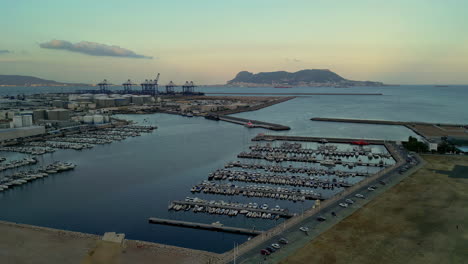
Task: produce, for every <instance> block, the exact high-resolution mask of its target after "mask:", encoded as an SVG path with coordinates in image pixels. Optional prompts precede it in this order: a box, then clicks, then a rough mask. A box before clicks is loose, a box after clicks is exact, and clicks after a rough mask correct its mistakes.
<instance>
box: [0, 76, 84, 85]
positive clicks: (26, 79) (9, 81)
mask: <svg viewBox="0 0 468 264" xmlns="http://www.w3.org/2000/svg"><path fill="white" fill-rule="evenodd" d="M86 85H87V84H82V83H61V82H56V81H51V80H45V79H41V78H37V77H33V76H23V75H0V86H86Z"/></svg>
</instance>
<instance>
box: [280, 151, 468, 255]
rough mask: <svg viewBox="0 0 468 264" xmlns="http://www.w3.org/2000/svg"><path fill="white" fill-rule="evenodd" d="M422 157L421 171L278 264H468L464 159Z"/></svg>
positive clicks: (467, 159) (467, 180)
mask: <svg viewBox="0 0 468 264" xmlns="http://www.w3.org/2000/svg"><path fill="white" fill-rule="evenodd" d="M423 158H424V159H425V160H426V161H427V165H426V166H425V167H423V168H422V169H420V170H419V171H417V172H416V173H414V174H413V175H411V176H409V177H408V178H406V179H405V180H403V181H402V182H401V183H400V184H398V185H396V186H395V187H393V188H392V189H390V190H388V191H387V192H386V193H384V194H382V195H381V196H379V197H377V198H376V199H375V200H373V201H371V202H370V203H369V204H367V205H366V206H365V207H363V208H361V209H359V210H358V211H356V212H355V213H354V214H353V215H351V216H350V217H348V218H346V219H345V220H343V221H342V222H340V223H339V224H337V225H336V226H335V227H334V228H332V229H330V230H329V231H327V232H325V233H323V234H322V235H320V236H319V237H318V238H317V239H315V240H314V241H313V242H311V243H310V244H308V245H306V246H305V247H303V248H301V249H299V250H298V251H297V252H295V253H294V254H293V255H291V256H289V257H287V258H286V259H284V260H283V261H282V262H281V263H288V264H289V263H292V264H294V263H319V264H322V263H323V264H328V263H346V264H352V263H359V264H366V263H369V264H370V263H372V264H373V263H379V264H386V263H388V264H390V263H391V264H395V263H405V264H406V263H412V264H419V263H421V264H422V263H424V264H431V263H437V264H440V263H444V264H445V263H460V264H461V263H468V175H462V174H466V172H467V170H466V168H468V167H465V166H468V157H466V156H465V157H463V156H432V155H427V156H423ZM455 165H458V166H455ZM454 168H455V169H454ZM453 169H454V170H453Z"/></svg>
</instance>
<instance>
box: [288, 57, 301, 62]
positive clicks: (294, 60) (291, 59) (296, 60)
mask: <svg viewBox="0 0 468 264" xmlns="http://www.w3.org/2000/svg"><path fill="white" fill-rule="evenodd" d="M285 60H286V61H287V62H301V60H298V59H296V58H286V59H285Z"/></svg>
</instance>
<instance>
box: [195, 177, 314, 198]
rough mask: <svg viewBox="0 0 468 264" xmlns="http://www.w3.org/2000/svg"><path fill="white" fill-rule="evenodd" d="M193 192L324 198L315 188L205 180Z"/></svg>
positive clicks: (267, 196) (266, 196)
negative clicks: (219, 182)
mask: <svg viewBox="0 0 468 264" xmlns="http://www.w3.org/2000/svg"><path fill="white" fill-rule="evenodd" d="M191 191H192V193H200V192H203V193H210V194H220V195H243V196H247V197H261V198H272V199H279V200H290V201H294V202H296V201H305V200H317V199H322V196H321V194H319V193H316V192H314V191H313V190H306V189H291V188H284V187H271V186H262V185H246V186H239V185H234V184H216V183H213V182H210V181H204V182H202V183H201V184H198V185H195V186H193V187H192V189H191Z"/></svg>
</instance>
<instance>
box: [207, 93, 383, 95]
mask: <svg viewBox="0 0 468 264" xmlns="http://www.w3.org/2000/svg"><path fill="white" fill-rule="evenodd" d="M205 94H238V95H249V94H250V95H383V93H205Z"/></svg>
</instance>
